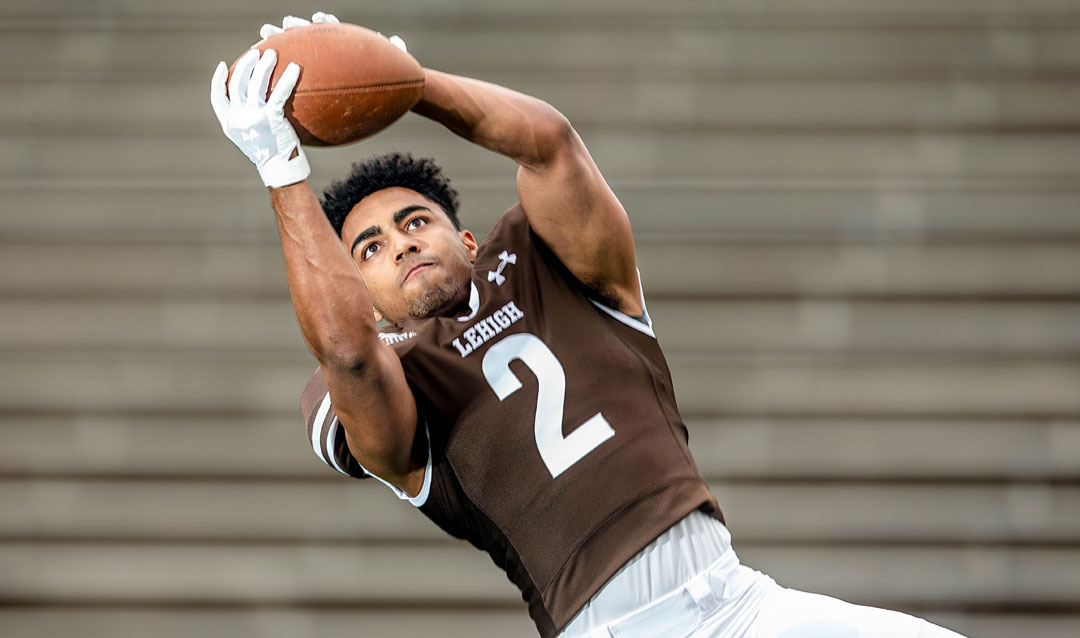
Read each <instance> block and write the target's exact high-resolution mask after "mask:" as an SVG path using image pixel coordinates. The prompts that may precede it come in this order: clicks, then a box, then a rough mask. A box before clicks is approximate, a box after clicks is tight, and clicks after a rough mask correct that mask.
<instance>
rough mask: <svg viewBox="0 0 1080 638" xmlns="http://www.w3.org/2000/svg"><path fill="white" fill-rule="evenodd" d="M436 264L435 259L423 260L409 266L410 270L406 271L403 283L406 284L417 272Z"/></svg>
mask: <svg viewBox="0 0 1080 638" xmlns="http://www.w3.org/2000/svg"><path fill="white" fill-rule="evenodd" d="M434 265H435V262H433V261H422V262H420V263H418V264H415V265H414V266H412V267H411V268H409V270H408V271H407V272H406V273H405V277H403V278H402V279H401V285H402V286H404V285H405V282H407V281H409V278H410V277H412V276H413V275H415V274H416V273H418V272H423V271H425V270H427V269H428V268H431V267H432V266H434Z"/></svg>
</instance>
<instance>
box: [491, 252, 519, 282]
mask: <svg viewBox="0 0 1080 638" xmlns="http://www.w3.org/2000/svg"><path fill="white" fill-rule="evenodd" d="M516 263H517V253H507V252H506V251H505V250H504V251H502V252H501V253H499V267H498V268H497V269H495V270H492V271H491V272H489V273H488V281H494V282H495V285H497V286H501V285H503V282H504V281H506V277H504V276H503V274H502V271H503V268H506V264H516Z"/></svg>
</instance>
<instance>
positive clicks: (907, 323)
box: [0, 0, 1080, 638]
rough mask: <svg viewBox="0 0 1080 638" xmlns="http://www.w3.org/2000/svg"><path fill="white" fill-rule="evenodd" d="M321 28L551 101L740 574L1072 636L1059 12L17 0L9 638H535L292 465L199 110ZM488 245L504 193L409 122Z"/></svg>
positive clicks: (1069, 153)
mask: <svg viewBox="0 0 1080 638" xmlns="http://www.w3.org/2000/svg"><path fill="white" fill-rule="evenodd" d="M317 9H323V10H327V11H331V12H333V13H336V14H337V15H338V16H339V17H340V18H341V19H342V20H343V21H351V22H358V23H361V24H365V25H366V26H369V27H371V28H374V29H376V30H379V31H382V32H383V33H386V34H388V35H389V34H393V33H397V34H400V35H402V36H403V37H404V38H405V40H406V41H407V42H408V44H409V48H410V51H411V52H412V53H413V54H414V55H415V56H416V57H417V59H418V60H420V62H421V63H422V64H424V65H426V66H430V67H432V68H437V69H441V70H444V71H449V72H452V73H459V74H463V75H468V76H474V77H479V78H482V79H485V80H489V81H493V82H497V83H500V84H504V85H506V86H509V87H512V88H515V89H518V90H521V91H524V92H527V93H530V94H534V95H537V96H540V97H542V98H544V99H546V100H548V101H549V102H551V103H553V104H554V105H556V106H557V107H559V108H560V109H561V110H562V111H563V112H564V113H566V114H567V115H568V116H569V117H570V119H571V120H572V121H573V122H574V123H575V125H576V126H577V128H578V130H579V132H580V133H581V135H582V137H583V138H584V140H585V142H586V144H587V145H588V147H589V148H590V149H591V151H592V153H593V155H594V157H595V158H596V161H597V163H598V164H599V166H600V168H601V169H602V170H603V171H604V173H605V175H606V176H607V177H608V179H609V180H610V182H611V184H612V186H613V188H614V190H615V192H616V193H617V194H618V195H619V196H620V198H621V199H622V201H623V203H624V204H625V207H626V209H627V210H628V212H629V213H630V216H631V219H632V222H633V225H634V228H635V232H636V238H637V250H638V255H639V261H640V269H641V272H642V276H643V280H644V283H645V291H646V296H647V300H648V304H649V309H650V311H651V313H652V315H653V317H654V319H655V321H656V325H657V331H658V333H659V336H660V340H661V343H662V344H663V345H664V346H665V349H666V352H667V354H668V357H669V359H670V362H671V366H672V369H673V373H674V375H675V378H676V387H677V390H678V394H679V398H680V405H681V407H682V411H683V414H684V416H685V418H686V420H687V422H688V424H689V427H690V432H691V438H690V443H691V447H692V449H693V450H694V453H695V455H696V457H697V459H698V462H699V465H700V466H701V468H702V471H703V472H704V473H705V474H706V476H707V477H708V478H709V479H710V481H711V483H712V486H713V488H714V490H715V493H716V494H717V496H718V497H719V500H720V503H721V505H722V506H723V508H724V510H725V512H726V514H727V518H728V523H729V526H730V527H731V529H732V531H733V534H734V536H735V547H736V549H737V550H738V552H739V554H740V556H741V557H742V558H743V560H744V562H746V563H747V564H749V565H751V566H754V567H756V568H758V569H760V570H763V571H765V572H767V573H769V574H771V575H772V576H773V577H775V578H776V579H777V580H778V581H779V582H780V583H782V584H784V585H787V586H791V587H795V588H800V589H807V590H811V591H815V592H821V593H826V594H832V595H835V596H839V597H842V598H845V599H848V600H851V601H854V602H860V603H868V604H872V605H879V606H886V607H892V608H898V609H902V610H905V611H909V612H912V613H916V614H920V615H924V616H926V617H927V618H929V619H932V620H934V621H936V622H939V623H943V624H946V625H948V626H950V627H951V628H953V629H956V630H957V631H961V632H963V633H965V634H969V635H971V636H973V637H976V636H978V637H1015V636H1025V637H1037V638H1048V637H1051V636H1053V637H1064V636H1077V635H1080V535H1078V533H1080V365H1078V361H1080V360H1078V354H1080V251H1078V247H1080V179H1078V178H1080V84H1078V83H1077V79H1078V78H1080V2H1077V1H1076V0H1028V1H1026V2H1019V1H1016V2H1005V1H992V0H987V1H978V0H904V1H883V0H816V1H813V2H811V1H801V0H788V1H784V0H773V1H765V0H756V1H752V0H716V1H713V2H692V1H689V0H669V1H667V2H663V3H660V2H653V1H651V0H557V1H550V0H549V1H546V2H530V3H524V2H513V3H511V2H504V1H503V0H458V1H456V2H448V1H443V0H365V1H364V2H356V3H343V2H341V1H340V0H323V1H320V2H309V1H307V0H302V1H290V2H284V1H280V0H272V1H266V0H234V1H232V2H227V3H223V2H219V1H216V0H190V1H185V2H147V1H145V0H82V1H75V0H36V1H35V2H33V3H30V2H15V1H14V0H4V2H3V4H2V8H0V83H2V89H0V206H2V213H0V633H3V634H4V635H5V636H13V637H14V636H19V637H24V636H26V637H29V636H64V635H72V636H79V637H81V638H99V637H100V638H104V637H115V636H129V635H131V636H134V635H139V636H152V637H160V638H189V637H190V636H193V635H198V636H211V637H212V636H230V637H232V638H246V637H251V638H264V637H265V638H270V637H273V638H279V637H280V638H286V637H288V638H302V637H316V636H333V635H353V636H376V637H378V636H395V637H411V636H462V637H464V636H475V635H484V636H506V637H526V636H532V635H534V632H533V629H532V624H531V622H530V621H529V619H528V617H527V615H526V613H525V610H524V607H523V605H522V604H521V602H520V599H519V596H518V593H517V591H516V590H515V589H514V588H513V587H512V585H510V583H509V582H508V581H507V580H506V578H505V577H504V576H503V574H502V573H501V572H499V571H498V570H496V569H495V568H494V567H493V566H492V565H491V562H490V561H489V560H488V559H487V558H486V556H485V555H483V554H481V553H479V552H477V551H475V550H473V549H471V548H470V547H468V546H466V545H464V544H462V543H456V542H453V541H451V540H450V539H449V538H448V537H445V536H443V535H442V533H441V532H440V531H439V530H438V529H437V528H436V527H435V526H434V525H433V524H431V523H430V522H428V521H427V519H425V518H423V517H422V516H421V515H419V514H418V513H416V512H414V511H413V510H412V508H411V507H410V506H408V505H406V504H404V503H401V502H399V501H398V500H397V499H396V498H394V497H393V496H392V495H391V494H390V493H389V492H388V491H387V490H386V489H385V488H383V487H382V486H381V485H378V484H376V483H375V482H374V481H355V480H350V479H346V478H344V477H342V476H340V475H339V474H338V473H337V472H335V471H333V470H331V469H329V468H328V467H326V466H324V465H323V464H322V463H321V462H319V461H318V459H316V457H315V456H314V454H313V453H312V451H311V449H310V448H309V447H308V445H307V443H306V441H305V435H304V426H303V425H302V423H301V420H300V413H299V394H300V390H301V388H302V387H303V385H304V383H305V382H306V381H307V379H308V377H309V375H310V373H311V371H312V370H313V369H314V366H315V362H314V359H313V358H312V357H311V356H310V355H309V354H308V352H307V350H306V349H305V347H304V345H303V342H302V340H301V338H300V336H299V331H298V329H297V328H296V325H295V320H294V318H293V313H292V309H291V306H290V304H289V300H288V293H287V289H286V284H285V277H284V271H283V268H282V265H281V259H280V254H279V253H280V250H279V246H278V242H277V235H276V226H275V223H274V219H273V213H272V211H271V210H270V208H269V205H268V199H267V195H266V192H265V190H264V189H263V188H262V186H261V183H260V181H259V179H258V177H257V175H256V173H255V170H254V169H253V168H252V167H251V166H250V165H249V164H248V162H247V160H246V159H245V158H244V157H243V156H242V155H241V154H240V153H239V152H238V151H237V150H236V149H235V148H233V147H232V146H231V144H230V143H229V142H228V141H227V140H226V139H225V137H224V136H223V135H222V134H221V131H220V129H219V128H218V124H217V122H216V120H215V119H214V116H213V113H212V112H211V109H210V105H209V100H208V84H209V79H210V76H211V72H212V70H213V67H214V65H215V64H216V63H217V61H218V60H219V59H225V60H226V61H232V60H233V59H235V57H237V56H238V55H239V54H240V53H241V52H242V51H243V49H245V48H246V47H247V46H248V45H249V44H250V43H252V42H254V41H255V40H256V39H258V38H257V33H258V29H259V26H260V25H261V24H262V23H264V22H275V23H280V19H281V17H282V16H283V15H285V14H288V13H292V14H295V15H300V16H305V17H307V16H310V14H311V13H312V12H313V11H314V10H317ZM390 148H395V149H399V150H411V151H414V152H417V153H421V154H431V155H433V156H434V157H435V158H436V159H438V160H439V161H440V162H441V163H442V164H443V165H444V166H445V168H446V171H447V173H448V174H449V175H450V176H451V177H452V178H453V180H454V184H455V185H456V187H457V188H458V189H459V190H460V191H461V194H462V199H463V211H462V217H463V219H464V220H465V221H466V223H467V224H468V225H469V226H470V227H471V228H472V229H473V230H474V231H477V234H478V235H480V234H482V233H484V232H485V231H487V229H488V228H489V227H490V225H491V224H492V222H493V221H494V220H495V218H496V217H497V216H498V215H499V214H500V213H501V212H502V211H504V210H505V209H507V208H508V207H509V206H510V205H511V204H512V203H513V202H514V200H515V190H514V168H515V167H514V165H513V163H512V162H510V161H509V160H507V159H504V158H501V157H498V156H496V155H493V154H490V153H488V152H486V151H484V150H482V149H480V148H479V147H472V146H470V145H469V144H467V143H466V142H464V141H462V140H459V139H458V138H456V137H454V136H453V135H452V134H450V133H449V132H447V131H445V130H443V129H442V128H441V127H439V126H438V125H436V124H434V123H432V122H429V121H427V120H423V119H422V118H419V117H417V116H415V115H408V116H406V118H405V119H403V120H402V121H401V122H399V123H398V124H397V125H395V126H394V127H393V128H392V129H391V130H389V131H387V132H384V133H383V134H380V135H379V136H377V137H376V138H374V139H373V140H370V141H368V142H364V143H361V144H359V145H355V146H351V147H346V148H341V149H333V150H312V151H311V152H310V154H309V155H310V158H311V161H312V165H313V170H314V173H313V176H312V181H313V182H314V184H315V186H316V187H317V188H320V189H321V187H322V186H323V185H325V184H326V183H327V182H328V181H329V180H330V179H331V178H334V177H337V176H339V175H340V174H342V173H344V172H345V171H346V170H347V167H348V164H349V162H350V161H352V160H354V159H359V158H362V157H366V156H368V155H369V154H372V153H375V152H381V151H384V150H387V149H390Z"/></svg>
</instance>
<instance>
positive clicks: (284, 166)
mask: <svg viewBox="0 0 1080 638" xmlns="http://www.w3.org/2000/svg"><path fill="white" fill-rule="evenodd" d="M258 170H259V177H260V178H262V181H263V185H264V186H267V187H270V188H281V187H283V186H289V185H291V184H296V183H298V182H302V181H304V180H306V179H307V178H308V177H310V176H311V165H310V164H309V163H308V159H307V155H306V154H304V149H303V148H302V147H300V146H299V145H297V147H296V156H295V157H293V158H292V159H286V158H284V157H281V156H276V157H271V158H270V159H268V160H267V161H266V163H265V164H263V165H262V166H259V167H258Z"/></svg>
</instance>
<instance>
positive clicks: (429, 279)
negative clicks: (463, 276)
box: [405, 268, 459, 319]
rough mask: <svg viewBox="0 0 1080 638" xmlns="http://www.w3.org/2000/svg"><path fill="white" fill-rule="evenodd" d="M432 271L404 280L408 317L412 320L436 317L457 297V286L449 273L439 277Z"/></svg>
mask: <svg viewBox="0 0 1080 638" xmlns="http://www.w3.org/2000/svg"><path fill="white" fill-rule="evenodd" d="M434 270H435V269H434V268H428V269H425V270H424V271H421V272H418V273H415V274H413V276H411V277H409V278H408V279H407V280H405V288H406V291H405V292H406V297H407V298H408V299H409V316H410V317H412V318H413V319H427V318H428V317H433V316H435V315H438V314H439V313H440V311H442V310H443V309H444V308H446V307H447V306H448V305H450V304H452V303H453V302H454V300H455V299H456V298H457V297H458V294H459V290H458V288H459V286H458V284H457V282H455V281H454V278H453V277H451V276H450V273H447V272H442V273H441V275H439V274H438V273H434V272H431V271H434ZM428 273H430V274H428ZM423 275H427V276H423Z"/></svg>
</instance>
